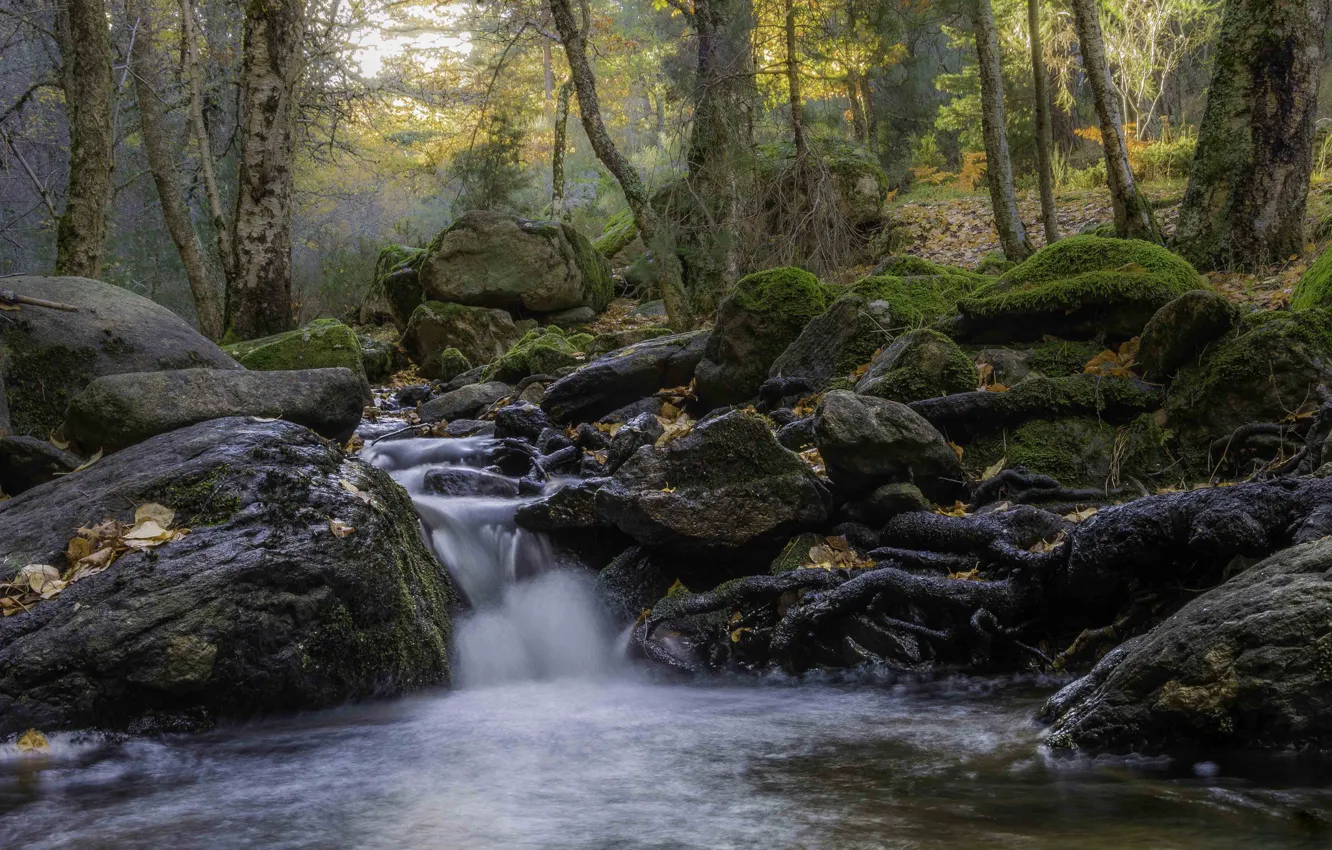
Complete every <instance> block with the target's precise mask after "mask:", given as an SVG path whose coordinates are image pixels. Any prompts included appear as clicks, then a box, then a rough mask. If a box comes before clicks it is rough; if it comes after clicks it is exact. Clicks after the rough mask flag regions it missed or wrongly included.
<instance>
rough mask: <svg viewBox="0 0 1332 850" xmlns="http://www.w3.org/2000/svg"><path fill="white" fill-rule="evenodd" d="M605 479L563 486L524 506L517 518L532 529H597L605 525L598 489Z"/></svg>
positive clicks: (518, 521)
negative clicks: (599, 515) (598, 509)
mask: <svg viewBox="0 0 1332 850" xmlns="http://www.w3.org/2000/svg"><path fill="white" fill-rule="evenodd" d="M604 483H606V482H605V479H596V478H594V479H589V480H587V481H579V482H577V483H576V484H569V485H567V486H565V487H561V488H560V489H558V490H556V491H555V492H554V493H551V494H550V495H549V496H546V497H544V498H542V499H540V500H539V501H536V502H532V503H530V504H526V505H523V506H522V507H521V508H519V509H518V513H517V514H516V515H515V517H514V519H515V521H516V522H517V523H518V525H520V526H522V527H523V528H528V529H531V530H532V531H569V530H572V529H586V528H597V527H598V526H601V525H603V524H604V523H602V522H601V521H600V520H598V519H597V514H596V509H595V506H596V496H597V490H599V489H601V485H602V484H604Z"/></svg>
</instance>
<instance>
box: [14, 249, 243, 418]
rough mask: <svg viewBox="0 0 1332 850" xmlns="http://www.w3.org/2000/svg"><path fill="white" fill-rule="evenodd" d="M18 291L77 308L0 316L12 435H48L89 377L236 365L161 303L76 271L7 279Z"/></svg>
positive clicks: (28, 310) (23, 309) (34, 309)
mask: <svg viewBox="0 0 1332 850" xmlns="http://www.w3.org/2000/svg"><path fill="white" fill-rule="evenodd" d="M4 285H5V288H6V289H12V290H14V291H15V292H17V293H18V294H20V295H28V296H31V297H34V298H42V299H45V300H48V301H58V302H60V303H63V304H71V305H73V306H75V307H78V308H79V309H78V312H76V313H68V312H64V311H59V310H49V309H44V308H41V307H21V308H20V309H19V310H17V311H14V312H7V313H5V314H4V317H5V320H4V321H0V382H3V383H4V385H5V389H6V394H7V396H8V406H9V417H10V427H11V428H12V430H13V432H14V433H16V434H25V435H28V436H33V437H39V438H42V439H45V438H46V436H47V435H48V434H50V433H51V432H53V431H54V430H55V429H57V428H59V427H60V423H61V421H62V420H63V419H64V418H65V405H66V404H67V403H68V402H69V400H70V399H71V398H73V397H74V396H75V395H77V394H78V392H79V391H80V390H82V389H83V388H84V387H85V386H86V385H87V384H88V382H89V381H91V380H93V379H94V378H98V377H101V376H103V375H118V374H120V373H122V372H154V371H158V370H161V369H196V368H208V369H234V370H239V369H241V366H240V364H239V363H237V362H236V361H235V360H233V359H232V358H231V357H229V356H228V355H227V353H226V352H225V351H223V350H222V349H221V348H219V347H217V346H216V345H214V344H213V343H211V342H209V341H208V340H207V339H205V338H204V337H203V335H201V334H200V333H199V332H198V331H196V330H194V329H193V328H191V327H190V326H189V325H188V324H186V323H185V321H184V320H183V319H181V318H180V317H179V316H177V315H176V314H175V313H172V312H171V311H170V310H168V309H167V308H165V307H162V306H160V305H158V304H154V303H153V302H152V301H149V300H148V299H147V298H143V297H141V296H139V295H135V294H134V293H133V292H130V291H129V290H126V289H121V288H119V287H116V286H112V285H111V284H109V283H102V282H101V281H96V280H88V279H87V278H81V277H37V276H29V275H20V276H18V277H10V278H6V279H5V283H4Z"/></svg>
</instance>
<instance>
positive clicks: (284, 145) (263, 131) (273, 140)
mask: <svg viewBox="0 0 1332 850" xmlns="http://www.w3.org/2000/svg"><path fill="white" fill-rule="evenodd" d="M304 34H305V0H248V3H247V4H246V8H245V44H244V56H243V58H242V62H241V86H242V92H241V158H240V179H239V185H238V189H237V195H236V219H235V222H236V223H235V227H234V228H233V232H234V234H235V238H236V241H235V254H236V276H235V279H234V280H233V281H232V286H231V290H232V291H231V294H230V297H228V299H227V310H228V311H229V312H228V315H227V327H228V330H229V331H232V332H234V333H235V335H236V336H238V337H240V338H241V339H253V338H254V337H259V336H266V335H268V334H274V333H279V332H281V331H285V330H289V329H290V328H291V320H292V315H291V194H292V162H291V160H292V139H291V118H292V111H293V108H294V104H293V102H292V101H293V100H294V95H295V89H296V83H297V80H298V78H299V77H300V71H301V64H302V63H301V42H302V39H303V37H304Z"/></svg>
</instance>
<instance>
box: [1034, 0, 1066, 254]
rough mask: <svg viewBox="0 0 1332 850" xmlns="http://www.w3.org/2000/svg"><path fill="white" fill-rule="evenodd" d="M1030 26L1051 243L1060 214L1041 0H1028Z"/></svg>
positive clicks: (1039, 168) (1040, 174)
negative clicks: (1043, 40)
mask: <svg viewBox="0 0 1332 850" xmlns="http://www.w3.org/2000/svg"><path fill="white" fill-rule="evenodd" d="M1027 29H1028V31H1029V32H1030V37H1031V77H1032V83H1033V87H1034V93H1035V97H1036V114H1035V117H1036V173H1037V180H1038V182H1039V183H1040V187H1041V223H1042V224H1043V225H1044V226H1045V244H1046V245H1050V244H1053V243H1054V242H1056V241H1057V240H1058V239H1059V218H1058V216H1057V215H1056V211H1055V199H1054V170H1053V168H1052V166H1051V164H1050V152H1051V151H1053V150H1054V130H1053V128H1052V127H1051V124H1050V88H1049V80H1050V78H1049V75H1048V74H1046V71H1045V52H1044V46H1043V45H1042V44H1041V0H1027Z"/></svg>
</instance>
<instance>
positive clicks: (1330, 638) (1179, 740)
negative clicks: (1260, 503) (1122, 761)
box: [1047, 540, 1332, 751]
mask: <svg viewBox="0 0 1332 850" xmlns="http://www.w3.org/2000/svg"><path fill="white" fill-rule="evenodd" d="M1329 575H1332V543H1329V542H1328V541H1326V540H1323V541H1319V542H1315V543H1310V544H1307V545H1303V546H1297V547H1295V548H1292V549H1287V550H1285V551H1283V552H1280V553H1278V554H1276V555H1274V556H1272V557H1271V558H1268V559H1267V560H1266V561H1263V562H1262V563H1260V564H1259V565H1257V566H1255V567H1252V568H1250V569H1249V570H1247V571H1246V572H1244V573H1242V574H1240V575H1239V576H1237V577H1235V578H1233V579H1231V580H1230V581H1228V582H1226V583H1225V584H1223V585H1221V586H1220V587H1217V588H1214V589H1212V590H1210V591H1208V592H1207V593H1205V594H1203V595H1202V596H1199V597H1198V598H1196V599H1194V600H1193V601H1192V602H1190V603H1189V604H1187V605H1185V606H1184V607H1183V608H1182V609H1180V610H1179V611H1178V612H1177V613H1176V614H1175V615H1174V616H1172V617H1170V619H1168V620H1166V621H1165V622H1164V623H1162V624H1161V625H1159V626H1157V627H1156V628H1155V629H1153V630H1152V631H1151V632H1149V633H1148V634H1146V635H1144V636H1143V637H1141V638H1138V639H1136V640H1134V641H1132V642H1131V643H1129V644H1126V645H1125V646H1123V647H1121V648H1120V649H1119V650H1116V651H1115V652H1112V653H1111V654H1109V655H1107V656H1106V657H1105V658H1104V659H1102V661H1101V662H1100V663H1099V664H1098V665H1097V666H1096V668H1095V669H1094V670H1093V671H1092V673H1091V674H1089V675H1088V676H1087V677H1086V678H1085V679H1083V680H1079V681H1078V682H1077V683H1075V684H1074V685H1071V686H1069V688H1068V689H1065V691H1063V692H1061V693H1060V694H1059V695H1057V696H1056V697H1055V698H1054V699H1052V700H1051V702H1050V705H1049V706H1048V707H1047V719H1049V720H1053V721H1054V728H1053V729H1052V731H1051V734H1050V737H1049V739H1048V740H1049V744H1050V746H1052V747H1055V748H1070V747H1078V748H1085V749H1092V750H1105V749H1111V750H1125V749H1131V750H1146V751H1162V750H1169V749H1170V748H1172V747H1181V746H1188V745H1203V746H1207V747H1218V746H1223V747H1234V746H1241V747H1277V748H1286V747H1301V746H1309V747H1313V748H1317V749H1326V748H1328V747H1329V746H1332V581H1329V580H1328V576H1329Z"/></svg>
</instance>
